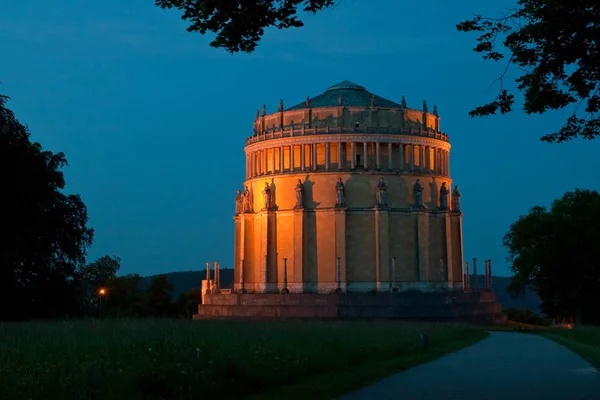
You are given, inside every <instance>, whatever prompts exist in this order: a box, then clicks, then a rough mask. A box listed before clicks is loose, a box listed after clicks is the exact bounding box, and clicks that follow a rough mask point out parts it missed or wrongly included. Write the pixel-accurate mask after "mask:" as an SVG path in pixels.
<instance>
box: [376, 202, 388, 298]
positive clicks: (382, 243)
mask: <svg viewBox="0 0 600 400" xmlns="http://www.w3.org/2000/svg"><path fill="white" fill-rule="evenodd" d="M375 268H376V270H375V287H376V288H377V291H378V292H380V291H381V290H382V289H384V290H387V288H388V286H389V282H390V227H389V212H388V210H385V209H376V210H375Z"/></svg>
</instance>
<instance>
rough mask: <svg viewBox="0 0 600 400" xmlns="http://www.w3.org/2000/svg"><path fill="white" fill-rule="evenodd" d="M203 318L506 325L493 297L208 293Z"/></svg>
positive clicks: (474, 294) (201, 311)
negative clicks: (393, 320) (402, 321)
mask: <svg viewBox="0 0 600 400" xmlns="http://www.w3.org/2000/svg"><path fill="white" fill-rule="evenodd" d="M193 318H194V319H196V320H201V319H229V318H234V319H236V318H237V319H293V318H306V319H315V318H327V319H377V318H384V319H407V320H429V321H440V322H467V323H480V324H499V323H503V322H505V321H506V314H504V313H503V312H502V306H501V305H500V304H499V303H498V302H496V296H495V294H494V293H493V292H484V291H474V292H470V293H466V292H463V291H452V292H447V293H425V292H418V291H415V292H396V293H390V292H387V293H372V294H367V293H329V294H320V293H290V294H275V293H274V294H254V293H250V294H239V293H232V294H207V295H205V303H204V304H200V305H199V306H198V313H197V314H195V315H194V317H193Z"/></svg>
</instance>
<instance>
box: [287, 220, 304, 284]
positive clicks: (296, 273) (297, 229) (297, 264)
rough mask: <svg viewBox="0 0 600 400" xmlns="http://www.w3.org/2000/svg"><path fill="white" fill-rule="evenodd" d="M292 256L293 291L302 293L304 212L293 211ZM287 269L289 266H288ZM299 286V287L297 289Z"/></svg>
mask: <svg viewBox="0 0 600 400" xmlns="http://www.w3.org/2000/svg"><path fill="white" fill-rule="evenodd" d="M293 212H294V222H293V223H294V239H293V240H294V256H293V259H292V263H291V264H292V265H291V268H292V273H291V274H289V271H288V276H290V275H291V276H292V282H293V284H292V287H293V291H303V288H302V283H303V282H304V271H303V259H304V257H303V256H304V220H305V212H304V210H294V211H293ZM288 267H290V265H289V264H288ZM298 285H300V287H298Z"/></svg>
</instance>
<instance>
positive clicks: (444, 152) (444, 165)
mask: <svg viewBox="0 0 600 400" xmlns="http://www.w3.org/2000/svg"><path fill="white" fill-rule="evenodd" d="M442 168H443V170H442V174H443V175H446V174H447V171H448V169H447V165H446V150H442Z"/></svg>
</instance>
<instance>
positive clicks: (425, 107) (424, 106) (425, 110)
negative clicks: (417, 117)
mask: <svg viewBox="0 0 600 400" xmlns="http://www.w3.org/2000/svg"><path fill="white" fill-rule="evenodd" d="M423 112H427V100H423Z"/></svg>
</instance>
